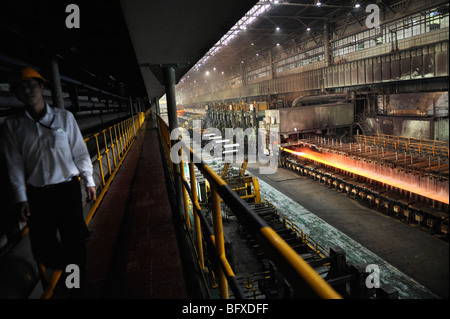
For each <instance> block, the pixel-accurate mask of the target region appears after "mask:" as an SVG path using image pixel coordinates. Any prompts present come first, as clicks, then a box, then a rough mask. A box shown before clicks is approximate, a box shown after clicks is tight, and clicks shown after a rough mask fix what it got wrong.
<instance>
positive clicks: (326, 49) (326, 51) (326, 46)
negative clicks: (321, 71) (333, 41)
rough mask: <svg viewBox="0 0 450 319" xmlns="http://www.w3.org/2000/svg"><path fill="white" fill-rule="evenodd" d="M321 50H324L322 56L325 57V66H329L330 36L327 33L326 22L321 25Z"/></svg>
mask: <svg viewBox="0 0 450 319" xmlns="http://www.w3.org/2000/svg"><path fill="white" fill-rule="evenodd" d="M323 48H324V56H325V65H326V66H330V64H331V55H330V35H329V32H328V24H327V22H325V23H324V24H323Z"/></svg>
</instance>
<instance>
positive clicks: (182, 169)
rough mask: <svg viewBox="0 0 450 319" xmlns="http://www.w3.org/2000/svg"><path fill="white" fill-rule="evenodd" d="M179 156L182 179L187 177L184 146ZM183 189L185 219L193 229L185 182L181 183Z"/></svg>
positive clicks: (189, 227)
mask: <svg viewBox="0 0 450 319" xmlns="http://www.w3.org/2000/svg"><path fill="white" fill-rule="evenodd" d="M178 156H180V159H181V160H180V175H181V179H182V180H184V179H185V176H184V175H185V174H184V163H183V148H182V147H180V149H179V150H178ZM181 191H182V193H183V204H184V205H183V206H184V219H185V220H186V226H187V227H188V229H191V217H190V216H189V207H188V197H187V190H186V187H184V184H183V183H181Z"/></svg>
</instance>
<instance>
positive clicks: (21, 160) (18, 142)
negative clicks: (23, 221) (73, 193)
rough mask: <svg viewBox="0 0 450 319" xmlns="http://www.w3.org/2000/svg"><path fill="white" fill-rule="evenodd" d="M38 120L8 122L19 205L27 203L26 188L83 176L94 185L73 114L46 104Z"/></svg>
mask: <svg viewBox="0 0 450 319" xmlns="http://www.w3.org/2000/svg"><path fill="white" fill-rule="evenodd" d="M45 108H46V113H45V115H44V117H43V118H42V119H40V120H39V122H38V121H35V120H34V119H33V118H32V117H31V115H30V114H29V113H28V112H27V111H25V113H24V114H22V115H19V116H15V117H11V118H8V119H7V120H6V121H5V137H6V141H5V144H6V149H5V155H6V162H7V165H8V173H9V177H10V180H11V184H12V186H13V190H14V194H15V197H16V201H17V202H23V201H27V195H26V185H32V186H36V187H42V186H46V185H52V184H58V183H62V182H64V181H67V180H68V179H69V178H71V177H73V176H77V175H80V176H81V177H82V178H83V179H84V181H85V184H86V187H89V186H95V183H94V179H93V177H92V173H93V168H92V162H91V159H90V156H89V153H88V151H87V148H86V144H85V143H84V140H83V136H82V135H81V132H80V129H79V127H78V124H77V122H76V121H75V118H74V116H73V114H72V113H70V112H69V111H66V110H64V109H59V108H54V107H50V106H49V105H47V104H46V106H45Z"/></svg>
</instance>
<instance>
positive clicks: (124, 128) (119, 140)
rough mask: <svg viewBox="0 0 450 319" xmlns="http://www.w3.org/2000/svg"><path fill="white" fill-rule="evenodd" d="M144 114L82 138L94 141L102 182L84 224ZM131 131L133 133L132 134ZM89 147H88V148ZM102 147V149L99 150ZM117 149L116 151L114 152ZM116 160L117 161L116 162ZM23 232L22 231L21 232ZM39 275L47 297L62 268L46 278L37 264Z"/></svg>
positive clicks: (133, 137) (43, 295)
mask: <svg viewBox="0 0 450 319" xmlns="http://www.w3.org/2000/svg"><path fill="white" fill-rule="evenodd" d="M145 118H146V116H145V115H144V113H142V112H141V113H139V114H136V115H135V116H133V117H132V118H129V119H126V120H125V121H122V122H120V123H118V124H115V125H113V126H111V127H108V128H106V129H104V130H102V131H101V132H97V133H94V134H93V135H91V136H90V137H87V138H85V139H84V142H85V144H86V147H88V145H87V143H88V142H89V141H91V140H93V141H94V142H95V146H96V147H95V150H96V152H97V153H96V155H97V157H96V158H95V159H94V160H93V162H92V165H95V163H97V164H98V166H99V171H100V178H101V182H102V190H101V192H100V194H99V195H98V196H97V199H96V200H95V202H94V203H93V205H92V206H91V208H90V210H89V213H88V214H87V216H86V217H85V223H86V225H89V223H90V221H91V220H92V218H93V216H94V214H95V212H96V210H97V208H98V206H99V205H100V203H101V201H102V199H103V197H104V196H105V194H106V192H107V190H108V188H109V185H110V184H111V182H112V181H113V179H114V177H115V175H116V173H117V171H118V170H119V168H120V166H121V165H122V163H123V160H124V159H125V157H126V155H127V154H128V151H129V150H130V148H131V146H132V145H133V142H134V140H135V138H136V136H135V135H134V128H133V124H134V125H135V127H136V130H139V129H140V128H141V126H142V124H143V123H144V121H145ZM112 131H114V137H113V134H112ZM106 132H109V137H110V139H109V141H108V139H107V138H106ZM132 132H133V134H132ZM99 136H103V144H102V143H100V141H99V138H98V137H99ZM88 149H89V148H88ZM101 149H103V151H101ZM110 151H111V152H112V155H113V156H112V157H113V163H114V167H113V166H112V165H111V160H110V157H109V152H110ZM116 151H117V152H116ZM104 156H106V157H107V161H106V165H107V168H108V172H109V174H105V173H104V171H103V161H102V158H103V157H104ZM116 160H117V161H118V162H116ZM26 233H28V227H27V228H26ZM23 234H24V233H23ZM38 266H39V267H38V268H39V272H40V276H41V278H42V279H43V280H45V281H46V283H47V285H46V287H45V288H44V292H43V293H42V295H41V299H48V298H50V297H51V296H52V295H53V290H54V288H55V287H56V285H57V283H58V280H59V278H60V277H61V274H62V270H61V269H56V270H55V271H54V272H53V274H52V277H51V279H50V280H47V278H46V277H47V276H46V271H45V267H44V265H42V264H40V265H38Z"/></svg>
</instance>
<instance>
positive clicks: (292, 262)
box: [259, 227, 342, 299]
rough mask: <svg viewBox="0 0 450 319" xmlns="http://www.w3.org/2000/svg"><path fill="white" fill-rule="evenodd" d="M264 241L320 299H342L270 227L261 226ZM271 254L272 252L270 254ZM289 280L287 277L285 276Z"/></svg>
mask: <svg viewBox="0 0 450 319" xmlns="http://www.w3.org/2000/svg"><path fill="white" fill-rule="evenodd" d="M259 233H260V235H261V237H262V238H263V239H264V242H265V243H267V244H268V245H269V248H270V250H271V251H274V252H275V253H276V251H278V252H279V253H280V255H281V257H282V258H283V260H285V261H286V263H287V265H286V266H287V268H292V269H294V270H295V273H296V275H298V276H299V277H301V278H302V280H303V281H305V282H306V284H307V285H308V286H309V287H310V288H311V289H312V290H313V291H314V292H315V293H316V294H317V295H318V296H319V297H320V298H322V299H342V297H341V296H340V295H339V294H338V293H337V292H336V291H335V290H334V289H333V288H332V287H331V286H330V285H329V284H328V283H327V282H326V281H325V280H323V279H322V278H321V277H320V276H319V275H318V274H317V273H316V271H315V270H314V269H313V268H312V267H311V266H310V265H308V263H307V262H306V261H304V260H303V259H302V258H301V257H300V256H299V255H298V254H297V253H296V252H295V251H294V250H293V249H292V248H291V247H290V246H289V245H288V244H287V243H286V242H285V241H284V240H283V239H282V238H281V237H280V236H279V235H278V234H277V233H276V232H275V231H274V230H273V229H272V228H270V227H263V228H261V229H260V230H259ZM271 255H272V254H271ZM287 279H288V280H289V278H287Z"/></svg>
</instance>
